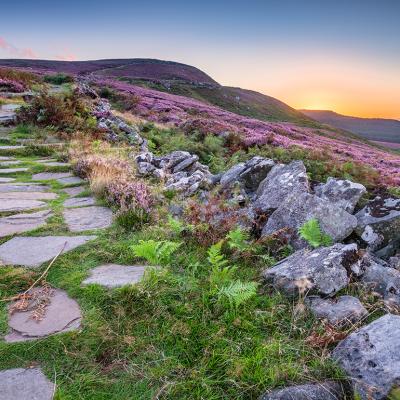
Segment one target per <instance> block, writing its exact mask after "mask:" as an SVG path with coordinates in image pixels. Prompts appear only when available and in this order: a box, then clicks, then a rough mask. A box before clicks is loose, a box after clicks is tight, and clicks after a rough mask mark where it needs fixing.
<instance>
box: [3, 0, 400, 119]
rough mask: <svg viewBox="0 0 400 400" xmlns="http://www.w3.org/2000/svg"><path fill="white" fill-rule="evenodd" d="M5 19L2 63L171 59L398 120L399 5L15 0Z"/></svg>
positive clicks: (317, 103) (290, 96)
mask: <svg viewBox="0 0 400 400" xmlns="http://www.w3.org/2000/svg"><path fill="white" fill-rule="evenodd" d="M1 14H2V17H1V25H0V38H1V40H0V58H17V57H18V58H26V56H27V55H31V56H35V57H37V58H47V59H57V58H58V59H78V60H86V59H97V58H133V57H151V58H159V59H168V60H175V61H180V62H184V63H187V64H191V65H195V66H197V67H199V68H201V69H202V70H204V71H205V72H207V73H208V74H210V75H211V76H212V77H213V78H215V79H216V80H218V81H219V82H221V83H223V84H228V85H235V86H242V87H246V88H250V89H255V90H259V91H262V92H264V93H266V94H270V95H272V96H275V97H278V98H280V99H282V100H284V101H287V102H288V103H289V104H291V105H293V106H295V107H308V108H315V107H318V108H321V107H322V108H327V107H329V108H334V109H336V110H337V111H340V112H353V113H354V112H356V113H357V114H358V115H370V114H371V116H372V113H373V110H377V109H379V115H382V112H383V111H384V110H387V112H386V114H385V115H386V116H392V117H395V116H397V117H400V97H399V96H400V95H399V94H398V93H399V92H400V74H399V73H398V71H399V70H400V23H399V19H400V1H395V0H383V1H370V0H364V1H359V0H353V1H342V0H338V1H334V2H333V1H326V0H320V1H290V0H286V1H285V0H281V1H268V0H265V1H259V0H256V1H254V0H248V1H247V2H246V1H236V0H231V1H218V0H214V1H208V0H203V1H201V2H189V1H176V0H175V1H174V0H172V1H158V0H153V1H151V2H148V1H146V2H145V1H140V2H139V1H124V0H114V1H110V2H100V1H92V0H89V1H76V0H70V1H48V0H36V1H27V0H20V1H18V2H5V3H4V4H2V5H1ZM341 77H342V78H343V79H341ZM378 80H379V81H378ZM340 82H341V84H340ZM366 86H367V88H366ZM367 89H368V90H367ZM366 90H367V94H368V98H369V97H370V96H374V97H379V98H380V99H381V104H376V101H375V102H372V99H366V92H365V91H366ZM357 92H359V95H358V96H357ZM360 102H361V103H362V104H356V103H360ZM350 104H353V106H351V107H350ZM378 106H379V107H378ZM396 108H397V110H399V111H398V113H397V114H396ZM346 110H348V111H346Z"/></svg>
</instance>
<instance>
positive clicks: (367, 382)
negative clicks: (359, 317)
mask: <svg viewBox="0 0 400 400" xmlns="http://www.w3.org/2000/svg"><path fill="white" fill-rule="evenodd" d="M399 332H400V316H397V315H392V314H387V315H385V316H383V317H381V318H379V319H377V320H376V321H374V322H372V323H371V324H369V325H367V326H365V327H363V328H362V329H360V330H358V331H356V332H354V333H352V334H351V335H350V336H348V337H347V338H346V339H344V340H343V341H342V342H341V343H339V345H338V346H337V347H336V349H335V350H334V351H333V354H332V355H333V358H334V359H335V360H336V361H337V362H338V363H339V365H340V366H341V367H342V368H343V369H344V370H345V371H346V372H347V374H348V375H349V377H350V379H351V382H352V384H353V386H354V389H355V391H356V393H357V394H358V395H359V396H360V398H361V399H362V400H383V399H387V398H388V396H389V394H390V392H391V390H392V389H393V388H396V387H399V385H400V335H399V334H398V333H399Z"/></svg>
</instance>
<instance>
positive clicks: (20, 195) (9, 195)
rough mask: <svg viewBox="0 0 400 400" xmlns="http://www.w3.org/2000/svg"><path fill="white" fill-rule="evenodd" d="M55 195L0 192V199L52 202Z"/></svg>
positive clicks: (50, 193)
mask: <svg viewBox="0 0 400 400" xmlns="http://www.w3.org/2000/svg"><path fill="white" fill-rule="evenodd" d="M56 198H57V194H56V193H52V192H0V199H6V200H8V199H20V200H54V199H56Z"/></svg>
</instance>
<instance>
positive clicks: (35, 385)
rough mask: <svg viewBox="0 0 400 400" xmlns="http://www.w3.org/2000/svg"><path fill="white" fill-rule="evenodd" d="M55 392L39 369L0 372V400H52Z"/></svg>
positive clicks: (52, 385)
mask: <svg viewBox="0 0 400 400" xmlns="http://www.w3.org/2000/svg"><path fill="white" fill-rule="evenodd" d="M54 391H55V385H54V383H52V382H50V381H49V380H48V379H47V377H46V376H45V375H44V374H43V372H42V370H41V369H40V368H26V369H25V368H14V369H7V370H4V371H0V398H1V400H52V399H53V395H54Z"/></svg>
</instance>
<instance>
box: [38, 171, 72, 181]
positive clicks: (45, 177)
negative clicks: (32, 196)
mask: <svg viewBox="0 0 400 400" xmlns="http://www.w3.org/2000/svg"><path fill="white" fill-rule="evenodd" d="M71 176H72V174H71V173H70V172H40V173H39V174H35V175H32V180H33V181H49V180H52V179H55V180H57V179H60V178H69V177H71Z"/></svg>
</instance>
